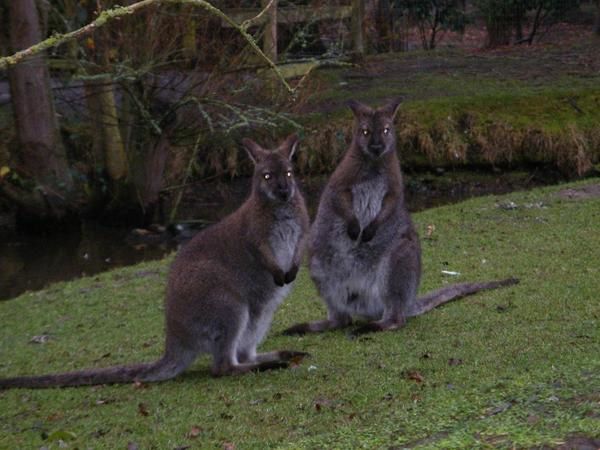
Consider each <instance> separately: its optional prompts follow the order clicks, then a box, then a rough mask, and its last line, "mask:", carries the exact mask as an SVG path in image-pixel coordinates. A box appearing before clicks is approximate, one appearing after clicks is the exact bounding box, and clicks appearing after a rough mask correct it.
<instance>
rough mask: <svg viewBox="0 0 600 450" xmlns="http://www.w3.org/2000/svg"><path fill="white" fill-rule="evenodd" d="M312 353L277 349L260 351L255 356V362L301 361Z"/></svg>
mask: <svg viewBox="0 0 600 450" xmlns="http://www.w3.org/2000/svg"><path fill="white" fill-rule="evenodd" d="M307 356H310V353H306V352H300V351H297V350H275V351H273V352H267V353H259V354H257V355H256V356H255V357H254V361H255V362H259V363H263V362H272V361H292V360H294V361H295V362H300V361H302V360H303V359H304V358H306V357H307Z"/></svg>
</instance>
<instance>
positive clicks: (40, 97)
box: [0, 0, 73, 220]
mask: <svg viewBox="0 0 600 450" xmlns="http://www.w3.org/2000/svg"><path fill="white" fill-rule="evenodd" d="M9 5H10V6H9V25H10V28H9V34H10V45H11V47H12V50H13V51H18V50H22V49H25V48H28V47H29V46H31V45H33V44H36V43H38V42H40V41H41V39H42V32H41V29H40V17H39V14H38V9H37V7H36V2H35V0H19V1H11V2H9ZM8 79H9V84H10V92H11V97H12V106H13V111H14V116H15V125H16V133H17V137H18V140H19V155H18V160H19V161H18V164H19V166H18V168H19V169H20V170H19V173H20V174H21V175H22V176H24V177H25V178H28V179H31V180H32V181H33V182H34V183H35V185H36V186H35V187H34V188H33V189H28V190H24V189H23V188H21V187H19V186H14V185H8V182H6V183H3V184H0V189H1V190H2V192H3V193H4V194H5V195H6V196H8V197H9V198H10V199H11V200H12V201H14V202H16V203H17V205H18V207H19V209H20V211H21V212H22V213H23V215H24V216H26V217H28V218H29V219H32V220H36V219H38V220H40V219H54V220H61V219H63V218H64V217H65V215H66V214H67V212H68V210H69V208H70V207H71V206H72V203H73V199H72V196H73V179H72V177H71V173H70V171H69V166H68V162H67V157H66V153H65V149H64V147H63V144H62V139H61V136H60V132H59V128H58V123H57V118H56V114H55V111H54V102H53V98H52V92H51V89H50V76H49V73H48V67H47V65H46V59H45V54H44V53H41V54H39V55H37V56H34V57H30V58H27V59H25V60H24V61H22V62H21V63H19V64H17V65H16V66H14V67H13V68H11V69H10V70H9V71H8Z"/></svg>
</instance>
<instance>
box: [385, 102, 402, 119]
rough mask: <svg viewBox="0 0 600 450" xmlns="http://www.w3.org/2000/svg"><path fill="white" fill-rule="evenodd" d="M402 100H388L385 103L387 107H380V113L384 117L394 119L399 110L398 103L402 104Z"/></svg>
mask: <svg viewBox="0 0 600 450" xmlns="http://www.w3.org/2000/svg"><path fill="white" fill-rule="evenodd" d="M402 100H404V98H403V97H396V98H394V99H392V100H390V101H389V102H388V103H387V105H385V106H382V107H381V109H380V111H381V112H382V113H384V114H385V115H387V116H389V117H391V118H392V120H393V119H394V117H396V113H397V112H398V110H399V109H400V103H402Z"/></svg>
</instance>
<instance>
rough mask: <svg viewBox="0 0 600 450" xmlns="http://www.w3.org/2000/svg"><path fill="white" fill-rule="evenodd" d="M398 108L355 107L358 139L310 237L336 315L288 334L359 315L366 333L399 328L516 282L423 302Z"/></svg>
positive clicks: (444, 292) (319, 278)
mask: <svg viewBox="0 0 600 450" xmlns="http://www.w3.org/2000/svg"><path fill="white" fill-rule="evenodd" d="M398 105H399V102H391V103H389V104H388V105H386V106H384V107H382V108H379V109H371V108H369V107H368V106H366V105H363V104H361V103H359V102H356V101H352V102H350V104H349V106H350V107H351V109H352V111H353V112H354V115H355V123H354V132H353V140H352V143H351V145H350V147H349V149H348V151H347V152H346V154H345V155H344V158H343V160H342V161H341V162H340V164H339V165H338V167H337V168H336V170H335V171H334V173H333V174H332V176H331V178H330V179H329V182H328V183H327V185H326V187H325V189H324V191H323V194H322V196H321V200H320V203H319V208H318V211H317V216H316V218H315V221H314V223H313V225H312V228H311V232H310V240H309V253H310V271H311V276H312V278H313V280H314V282H315V284H316V285H317V288H318V290H319V293H320V295H321V298H322V299H323V301H324V302H325V304H326V306H327V309H328V317H327V319H325V320H320V321H316V322H310V323H301V324H298V325H295V326H293V327H291V328H289V329H288V330H286V333H287V334H295V333H305V332H313V331H324V330H329V329H334V328H340V327H345V326H348V325H350V324H351V323H352V319H353V318H354V317H356V316H359V317H362V318H366V319H367V320H369V322H368V323H367V325H365V326H364V327H363V328H362V329H359V332H362V331H365V332H366V331H380V330H390V329H396V328H399V327H401V326H402V325H403V324H404V323H405V320H406V318H407V317H411V316H415V315H419V314H423V313H424V312H426V311H428V310H430V309H432V308H434V307H436V306H438V305H440V304H441V303H445V302H447V301H450V300H452V299H455V298H459V297H461V296H464V295H469V294H472V293H474V292H477V291H480V290H482V289H492V288H496V287H500V286H505V285H509V284H514V283H515V282H516V280H514V279H509V280H504V281H499V282H495V281H493V282H489V283H465V284H459V285H451V286H447V287H445V288H443V289H440V290H439V291H435V292H434V293H432V294H429V295H426V296H425V297H424V298H422V299H417V290H418V287H419V282H420V278H421V248H420V243H419V238H418V235H417V232H416V230H415V228H414V226H413V223H412V221H411V218H410V216H409V213H408V211H407V209H406V206H405V202H404V194H403V189H404V187H403V182H402V174H401V171H400V164H399V161H398V157H397V152H396V137H395V132H394V116H395V114H396V111H397V109H398Z"/></svg>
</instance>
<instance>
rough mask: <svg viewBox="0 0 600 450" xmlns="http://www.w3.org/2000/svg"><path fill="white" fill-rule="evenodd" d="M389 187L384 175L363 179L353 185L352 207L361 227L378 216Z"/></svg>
mask: <svg viewBox="0 0 600 450" xmlns="http://www.w3.org/2000/svg"><path fill="white" fill-rule="evenodd" d="M387 189H388V183H387V180H386V178H385V177H384V176H382V175H377V176H373V177H370V178H367V179H364V180H361V181H359V182H358V183H356V184H354V185H353V186H352V209H353V210H354V214H355V215H356V218H357V219H358V221H359V222H360V225H361V227H365V226H366V225H367V224H369V223H370V222H371V221H372V220H373V219H374V218H375V217H376V216H377V214H378V213H379V211H380V210H381V202H382V201H383V197H384V196H385V194H386V192H387Z"/></svg>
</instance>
